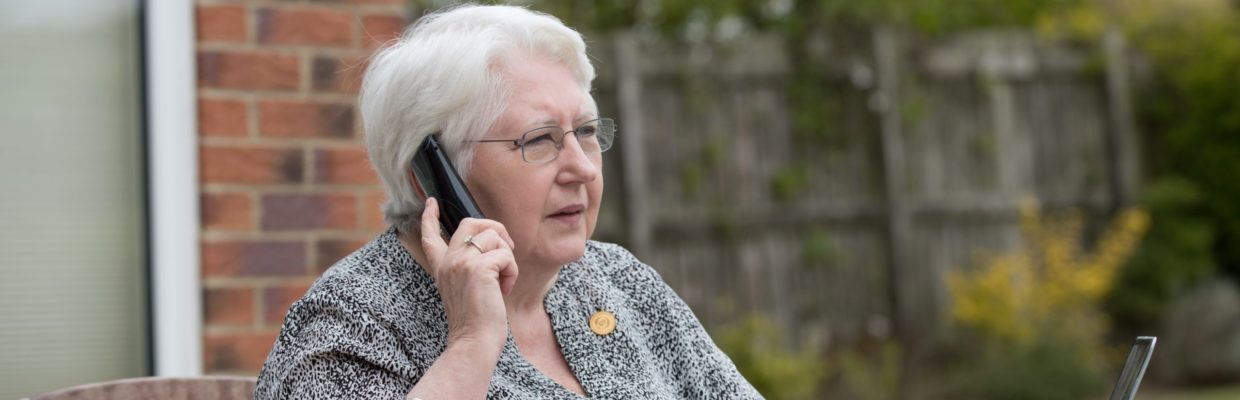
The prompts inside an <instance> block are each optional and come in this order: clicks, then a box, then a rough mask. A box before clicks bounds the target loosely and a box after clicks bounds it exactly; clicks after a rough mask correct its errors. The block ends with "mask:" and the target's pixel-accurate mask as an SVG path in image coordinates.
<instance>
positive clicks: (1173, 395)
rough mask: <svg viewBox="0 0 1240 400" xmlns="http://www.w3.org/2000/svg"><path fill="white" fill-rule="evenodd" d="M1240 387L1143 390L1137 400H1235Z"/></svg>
mask: <svg viewBox="0 0 1240 400" xmlns="http://www.w3.org/2000/svg"><path fill="white" fill-rule="evenodd" d="M1235 399H1240V386H1223V387H1214V388H1195V389H1166V388H1142V389H1141V390H1140V391H1139V392H1137V397H1136V399H1135V400H1235Z"/></svg>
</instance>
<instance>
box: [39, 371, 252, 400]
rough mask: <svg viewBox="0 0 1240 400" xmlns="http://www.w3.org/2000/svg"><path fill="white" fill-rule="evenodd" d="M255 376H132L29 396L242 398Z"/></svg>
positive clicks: (51, 399)
mask: <svg viewBox="0 0 1240 400" xmlns="http://www.w3.org/2000/svg"><path fill="white" fill-rule="evenodd" d="M257 384H258V381H257V379H255V378H252V377H240V376H203V377H193V378H165V377H148V378H131V379H120V380H115V381H106V382H99V383H88V384H85V385H80V386H74V387H70V388H65V389H59V390H56V391H52V392H48V393H44V394H41V395H38V396H34V397H31V398H30V399H29V400H121V399H125V400H157V399H158V400H164V399H167V400H243V399H250V398H251V397H253V396H254V386H255V385H257Z"/></svg>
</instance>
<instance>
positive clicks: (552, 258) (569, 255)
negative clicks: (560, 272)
mask: <svg viewBox="0 0 1240 400" xmlns="http://www.w3.org/2000/svg"><path fill="white" fill-rule="evenodd" d="M585 252H586V239H585V238H584V237H566V238H559V239H557V240H554V241H551V242H548V243H546V246H545V247H543V251H542V252H541V253H542V255H543V257H540V258H542V259H544V260H546V262H547V264H549V265H555V266H563V265H565V264H568V263H571V262H573V261H577V260H580V259H581V256H582V255H585Z"/></svg>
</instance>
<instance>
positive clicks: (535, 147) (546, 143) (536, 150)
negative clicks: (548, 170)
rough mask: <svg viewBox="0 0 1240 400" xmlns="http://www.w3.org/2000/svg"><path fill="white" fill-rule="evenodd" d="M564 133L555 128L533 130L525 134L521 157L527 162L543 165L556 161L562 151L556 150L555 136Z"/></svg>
mask: <svg viewBox="0 0 1240 400" xmlns="http://www.w3.org/2000/svg"><path fill="white" fill-rule="evenodd" d="M562 132H563V131H561V130H560V129H559V128H555V127H547V128H542V129H537V130H533V131H530V132H527V133H526V134H525V140H524V141H522V143H523V144H522V145H521V156H522V157H524V158H525V161H526V162H531V163H542V162H547V161H551V160H553V159H555V156H556V155H557V153H559V152H560V149H558V148H556V145H555V136H556V135H562V134H563V133H562Z"/></svg>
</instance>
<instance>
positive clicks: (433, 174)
mask: <svg viewBox="0 0 1240 400" xmlns="http://www.w3.org/2000/svg"><path fill="white" fill-rule="evenodd" d="M435 136H437V135H436V134H432V135H427V136H426V140H423V141H422V145H420V146H418V151H417V152H415V153H414V154H413V160H412V161H410V162H409V164H410V166H409V168H410V169H411V170H413V187H414V191H416V192H417V193H418V196H420V197H422V200H423V201H425V200H426V198H427V197H434V198H435V199H436V200H438V201H439V225H440V226H441V227H442V228H443V231H444V233H446V234H447V235H448V236H449V237H451V236H452V234H453V233H456V227H457V226H460V225H461V220H463V219H465V218H484V217H483V216H482V210H481V209H479V208H478V203H476V202H474V196H472V195H470V194H469V189H468V188H466V187H465V181H463V180H461V176H460V175H458V174H457V173H456V168H453V167H452V161H451V160H448V155H447V153H445V152H444V151H443V148H442V147H440V146H439V141H438V140H436V139H435Z"/></svg>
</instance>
